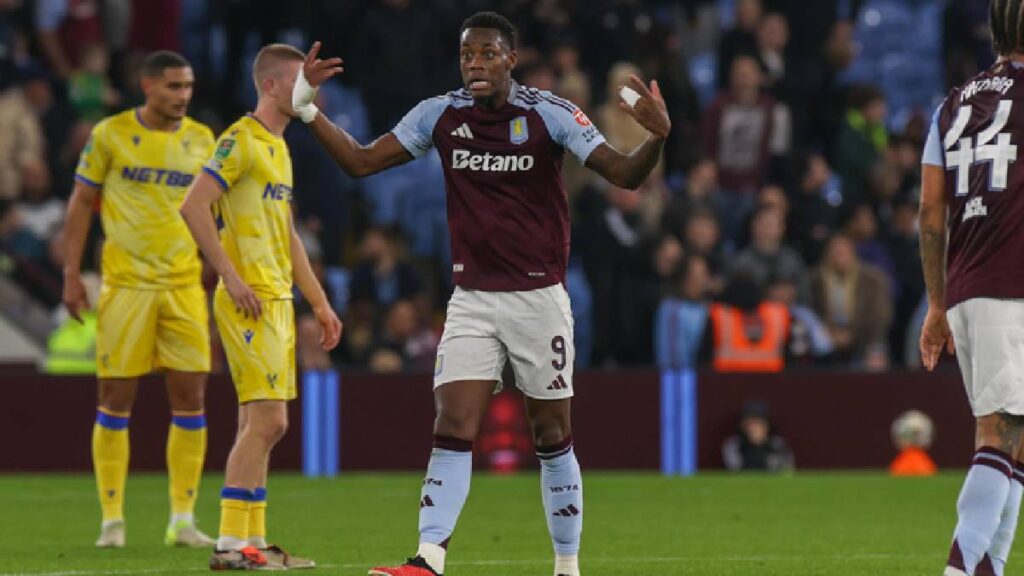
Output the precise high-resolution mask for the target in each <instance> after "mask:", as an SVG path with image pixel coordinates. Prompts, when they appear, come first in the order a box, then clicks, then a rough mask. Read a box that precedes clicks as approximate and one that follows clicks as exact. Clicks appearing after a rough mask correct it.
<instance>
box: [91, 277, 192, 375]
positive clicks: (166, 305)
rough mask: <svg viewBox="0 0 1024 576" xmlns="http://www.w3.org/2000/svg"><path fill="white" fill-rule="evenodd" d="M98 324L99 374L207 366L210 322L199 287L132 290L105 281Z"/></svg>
mask: <svg viewBox="0 0 1024 576" xmlns="http://www.w3.org/2000/svg"><path fill="white" fill-rule="evenodd" d="M97 308H98V309H97V312H98V315H97V325H96V369H97V375H98V376H99V377H100V378H135V377H137V376H142V375H144V374H148V373H150V372H152V371H154V370H161V369H162V370H175V371H179V372H209V371H210V326H209V318H210V316H209V312H208V311H207V308H206V293H205V292H204V291H203V287H202V286H200V285H198V284H196V285H194V286H184V287H181V288H168V289H165V290H152V289H150V290H136V289H133V288H125V287H123V286H109V285H107V284H104V285H103V287H102V289H101V290H100V301H99V303H98V306H97Z"/></svg>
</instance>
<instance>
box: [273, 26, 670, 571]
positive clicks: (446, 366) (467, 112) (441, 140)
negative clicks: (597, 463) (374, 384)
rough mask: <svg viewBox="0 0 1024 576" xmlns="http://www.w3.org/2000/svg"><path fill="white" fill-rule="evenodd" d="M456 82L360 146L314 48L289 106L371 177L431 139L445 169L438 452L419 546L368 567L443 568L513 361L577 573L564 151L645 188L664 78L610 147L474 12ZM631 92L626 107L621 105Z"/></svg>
mask: <svg viewBox="0 0 1024 576" xmlns="http://www.w3.org/2000/svg"><path fill="white" fill-rule="evenodd" d="M459 45H460V49H459V55H460V56H459V59H460V68H461V72H462V80H463V86H462V88H460V89H459V90H455V91H452V92H449V93H447V94H444V95H442V96H438V97H434V98H430V99H427V100H424V101H423V102H421V103H420V104H419V105H417V106H416V107H415V108H413V110H412V111H410V112H409V113H408V114H407V115H406V116H405V118H403V119H402V120H401V122H399V123H398V125H397V126H396V127H395V128H394V130H392V131H391V132H389V133H388V134H385V135H383V136H381V137H380V138H378V139H377V140H376V141H374V142H373V143H371V144H369V145H361V144H360V143H358V142H356V141H355V140H354V139H353V138H352V137H351V136H350V135H349V134H348V133H346V132H345V131H344V130H342V129H340V128H338V127H337V126H335V125H333V124H332V123H331V122H330V121H329V120H328V119H327V118H325V117H324V116H323V115H322V114H318V113H317V110H316V107H315V106H314V105H313V104H312V101H313V97H314V95H315V87H316V86H319V85H320V84H322V83H323V82H324V81H325V80H327V79H328V78H330V77H331V76H333V75H335V74H337V73H339V72H341V68H340V64H341V61H340V59H338V58H330V59H326V60H320V59H318V58H317V53H318V50H319V45H318V44H314V46H313V49H312V50H310V52H309V54H308V55H307V57H306V64H305V66H303V70H302V72H301V73H300V75H299V77H298V78H297V79H296V83H295V90H294V92H293V95H292V104H293V106H294V108H295V112H296V114H297V115H298V116H299V117H300V118H301V119H302V120H303V121H304V122H306V123H307V124H308V125H309V126H310V129H311V130H312V131H313V133H314V134H315V135H316V137H317V139H318V140H319V141H320V143H321V144H322V145H323V146H324V148H325V149H326V150H327V151H328V152H329V153H330V154H331V156H332V157H333V158H334V159H335V160H336V161H337V162H338V163H339V164H340V165H341V167H342V168H343V169H344V170H345V171H346V172H348V173H349V174H351V175H353V176H366V175H368V174H373V173H376V172H380V171H381V170H385V169H387V168H390V167H392V166H397V165H399V164H403V163H406V162H409V161H411V160H413V159H414V158H418V157H420V156H422V155H424V154H426V153H427V152H428V151H429V150H430V149H431V148H435V149H437V152H438V154H439V155H440V158H441V163H442V165H443V167H444V175H445V188H446V191H447V199H448V225H449V228H450V229H451V243H452V260H453V266H452V279H453V283H454V284H455V286H456V288H455V293H454V294H453V295H452V297H451V300H450V301H449V303H448V313H447V319H446V321H445V326H444V333H443V335H442V337H441V343H440V345H439V347H438V353H437V361H436V365H435V370H434V395H435V401H436V402H435V404H436V407H437V419H436V421H435V425H434V449H433V451H432V452H431V456H430V463H429V465H428V467H427V477H426V480H424V482H423V488H422V493H421V496H420V523H419V524H420V526H419V528H420V530H419V531H420V542H419V548H418V549H417V552H416V554H415V556H413V557H412V558H411V559H409V561H408V562H406V563H405V564H402V565H400V566H393V567H378V568H373V569H371V570H370V572H369V573H370V574H371V575H390V576H437V575H440V574H443V572H444V564H445V558H446V555H447V550H448V547H449V544H450V541H451V537H452V533H453V532H454V529H455V524H456V522H457V520H458V517H459V513H460V512H461V510H462V506H463V504H464V503H465V501H466V496H467V495H468V493H469V484H470V476H471V472H472V448H473V441H474V439H475V438H476V435H477V432H478V430H479V427H480V422H481V420H482V419H483V417H484V414H485V413H486V411H487V406H488V403H489V402H490V397H491V394H492V392H493V391H494V390H495V388H496V387H500V385H501V378H502V371H503V369H504V367H505V364H506V363H509V364H511V366H512V371H513V372H514V374H515V380H516V385H517V386H518V387H519V389H520V390H522V392H523V394H524V396H525V397H526V411H527V416H528V418H529V419H530V422H531V428H532V430H533V436H534V444H535V446H536V450H537V456H538V458H539V459H540V462H541V484H542V487H541V490H542V494H543V503H544V512H545V517H546V519H547V525H548V530H549V532H550V535H551V541H552V544H553V548H554V552H555V562H554V573H555V574H556V575H560V576H578V574H579V564H578V560H577V556H578V553H579V546H580V534H581V531H582V526H583V510H584V507H583V490H582V488H583V482H582V479H581V477H580V468H579V464H578V463H577V461H576V455H575V452H574V451H573V442H572V427H571V422H570V406H571V404H570V402H571V397H572V395H573V382H572V374H573V360H574V355H575V354H574V352H575V350H574V347H573V340H572V334H573V332H572V329H573V319H572V312H571V310H570V308H569V296H568V294H567V293H566V290H565V286H564V283H565V275H566V266H567V263H568V257H569V205H568V200H567V198H566V193H565V187H564V185H563V183H562V162H563V160H564V158H565V153H566V151H568V152H570V153H572V154H573V155H575V156H576V157H577V158H578V159H579V160H580V162H582V163H583V164H584V165H586V166H587V167H588V168H590V169H592V170H594V171H595V172H597V173H598V174H600V175H601V176H603V177H605V178H606V179H607V180H609V181H610V182H612V183H613V184H615V185H617V186H621V187H624V188H636V187H638V186H639V185H640V184H641V183H642V182H643V181H644V180H646V179H647V177H648V176H649V174H650V172H651V170H652V169H653V168H654V166H655V165H656V164H657V162H658V160H659V159H660V157H661V152H662V148H663V145H664V142H665V138H666V137H667V136H668V133H669V130H670V127H671V123H670V121H669V118H668V114H667V112H666V111H665V103H664V100H663V99H662V97H661V93H660V90H659V89H658V85H657V82H652V83H651V84H650V86H649V87H648V86H647V85H645V84H644V83H643V82H642V81H640V79H639V78H636V77H633V78H631V79H630V82H629V86H628V87H625V88H624V90H625V96H624V98H628V100H625V99H624V100H621V101H620V102H619V105H620V107H622V108H623V110H625V111H626V112H627V113H629V114H630V115H631V116H632V117H633V118H634V119H635V120H636V121H637V122H638V123H639V124H640V125H642V126H643V127H644V128H646V129H647V130H648V131H649V132H650V135H649V136H648V138H647V139H646V140H645V141H644V142H643V143H642V144H641V145H640V146H638V147H637V148H636V149H635V150H633V151H631V152H630V153H628V154H627V153H622V152H619V151H618V150H615V149H614V148H612V147H611V146H610V145H608V143H607V142H605V139H604V137H603V136H602V135H601V133H600V132H599V131H598V130H597V128H595V127H594V126H593V125H592V124H591V122H590V120H589V119H588V118H587V115H586V114H584V113H583V111H582V110H580V109H579V108H578V107H577V106H576V105H575V104H573V103H572V102H569V101H568V100H565V99H563V98H560V97H558V96H556V95H554V94H551V93H550V92H546V91H542V90H537V89H534V88H530V87H527V86H521V85H519V84H516V83H515V82H513V81H512V70H513V69H514V68H515V65H516V62H517V59H518V55H517V53H516V50H515V45H516V32H515V28H514V27H513V26H512V24H510V23H509V21H508V20H507V19H505V18H504V17H502V16H500V15H498V14H496V13H493V12H481V13H478V14H475V15H473V16H471V17H470V18H468V19H467V20H466V21H465V22H464V23H463V25H462V30H461V33H460V36H459ZM627 102H628V103H627Z"/></svg>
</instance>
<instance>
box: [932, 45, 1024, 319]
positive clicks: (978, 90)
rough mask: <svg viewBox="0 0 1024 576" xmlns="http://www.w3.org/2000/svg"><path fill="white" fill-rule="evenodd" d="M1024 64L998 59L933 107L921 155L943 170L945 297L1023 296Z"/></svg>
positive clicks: (955, 299) (956, 300)
mask: <svg viewBox="0 0 1024 576" xmlns="http://www.w3.org/2000/svg"><path fill="white" fill-rule="evenodd" d="M1022 142H1024V67H1022V66H1021V65H1020V64H1017V63H1011V62H1000V63H996V64H995V65H993V66H992V67H991V68H989V69H988V70H986V71H984V72H982V73H980V74H978V75H977V76H975V77H974V78H973V79H972V80H971V81H969V82H968V83H967V84H965V85H964V86H962V87H960V88H956V89H954V90H953V91H952V92H951V93H950V95H949V97H948V98H946V100H945V102H943V103H942V105H941V106H939V109H938V110H936V112H935V115H934V117H933V118H932V124H931V128H930V130H929V134H928V139H927V142H926V144H925V150H924V157H923V160H922V162H923V163H924V164H926V165H931V166H938V167H940V168H943V169H945V170H946V178H945V184H946V199H947V202H948V205H949V244H948V246H949V248H948V255H947V280H946V282H947V285H948V286H947V295H946V300H947V302H946V305H947V306H948V307H950V308H952V307H953V306H955V305H956V304H958V303H960V302H963V301H965V300H968V299H971V298H1024V268H1022V267H1021V262H1024V227H1022V226H1021V222H1024V194H1022V193H1021V192H1022V191H1024V163H1021V162H1019V161H1018V156H1019V146H1020V145H1021V143H1022Z"/></svg>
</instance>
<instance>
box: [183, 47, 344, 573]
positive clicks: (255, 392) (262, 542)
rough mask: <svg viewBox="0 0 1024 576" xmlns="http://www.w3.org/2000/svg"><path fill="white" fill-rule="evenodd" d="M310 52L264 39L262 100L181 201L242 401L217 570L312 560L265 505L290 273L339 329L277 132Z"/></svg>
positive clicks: (284, 385)
mask: <svg viewBox="0 0 1024 576" xmlns="http://www.w3.org/2000/svg"><path fill="white" fill-rule="evenodd" d="M303 59H304V55H303V54H302V52H299V51H298V50H296V49H295V48H292V47H291V46H287V45H283V44H272V45H270V46H266V47H264V48H263V49H262V50H260V52H259V54H257V55H256V61H255V62H254V63H253V77H254V81H255V82H256V89H257V92H258V93H259V99H258V101H257V104H256V111H255V112H254V113H252V114H248V115H246V116H245V117H243V118H242V119H240V120H239V121H238V122H235V123H234V124H233V125H232V126H231V127H230V128H228V129H227V130H226V131H225V132H224V134H222V135H221V137H220V139H219V140H218V142H217V147H216V152H214V154H213V158H212V159H211V160H210V161H209V162H208V163H207V165H206V167H205V168H203V174H201V175H200V176H199V178H198V179H197V180H196V183H195V184H194V185H193V187H192V189H191V190H190V191H189V193H188V195H187V196H186V198H185V202H184V204H183V205H182V206H181V214H182V216H184V218H185V221H186V222H187V224H188V227H189V229H190V230H191V231H192V235H193V236H194V237H195V239H196V242H197V243H198V244H199V247H200V248H201V249H202V251H203V253H204V254H206V257H207V258H208V259H209V261H210V263H211V264H212V265H213V267H214V268H215V269H216V270H217V273H218V274H220V277H221V281H220V283H219V284H218V286H217V293H216V295H215V296H214V316H215V318H216V320H217V328H218V330H220V335H221V340H222V341H223V342H224V350H225V352H226V353H227V357H228V364H229V365H230V367H231V377H232V379H233V380H234V382H235V389H236V390H237V392H238V402H239V405H240V408H239V433H238V436H237V438H236V439H235V445H234V447H233V448H232V449H231V455H230V456H229V457H228V463H227V470H226V473H225V478H224V489H223V490H222V492H221V521H220V537H219V538H218V539H217V545H216V548H215V549H214V551H213V555H212V556H211V557H210V568H211V569H214V570H247V569H265V568H281V567H284V568H311V567H312V566H313V563H312V561H309V560H304V559H301V558H296V557H293V556H289V555H287V554H285V553H284V552H282V551H281V549H280V548H278V547H276V546H268V545H267V542H266V537H265V536H266V526H265V516H264V514H265V510H266V494H267V493H266V486H267V464H268V461H269V457H270V451H271V450H272V449H273V447H274V445H275V444H276V443H277V441H278V440H279V439H280V438H281V437H282V436H283V435H284V433H285V430H286V429H287V427H288V412H287V406H286V402H287V401H289V400H292V399H294V398H295V396H296V391H295V316H294V308H293V306H292V280H293V278H294V281H295V283H296V284H298V287H299V290H301V291H302V295H303V296H304V297H305V298H306V300H308V301H309V303H310V304H311V305H312V307H313V312H314V314H315V315H316V319H317V321H318V322H319V323H320V329H321V339H320V343H321V345H322V346H323V347H324V349H326V350H330V349H331V348H334V347H335V346H336V345H337V344H338V339H339V338H340V336H341V322H340V321H339V320H338V317H337V315H335V313H334V311H333V310H331V307H330V304H329V303H328V302H327V297H326V296H325V295H324V291H323V289H322V288H321V287H320V284H319V283H318V282H317V280H316V278H315V277H314V275H313V270H312V268H311V267H310V264H309V258H308V257H307V255H306V251H305V249H304V248H303V246H302V242H301V240H299V237H298V235H297V234H296V233H295V228H294V225H293V222H292V212H291V206H290V204H289V202H290V200H291V196H292V164H291V159H290V157H289V155H288V146H287V145H286V144H285V141H284V140H283V139H282V137H281V135H282V133H283V132H284V129H285V127H286V126H287V125H288V122H289V121H291V118H292V116H293V114H294V112H293V111H292V105H291V94H292V87H293V86H294V84H295V77H296V76H297V74H298V72H299V68H301V67H302V62H303ZM218 226H219V227H220V228H221V230H220V237H219V238H218Z"/></svg>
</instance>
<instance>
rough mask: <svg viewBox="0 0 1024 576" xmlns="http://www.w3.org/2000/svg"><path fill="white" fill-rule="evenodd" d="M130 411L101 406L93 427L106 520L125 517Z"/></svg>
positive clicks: (98, 486)
mask: <svg viewBox="0 0 1024 576" xmlns="http://www.w3.org/2000/svg"><path fill="white" fill-rule="evenodd" d="M130 416H131V413H130V412H115V411H113V410H107V409H106V408H99V409H98V410H97V412H96V424H94V425H93V427H92V466H93V470H94V471H95V473H96V491H97V492H98V493H99V497H100V507H101V508H102V509H103V521H104V522H113V521H115V520H124V483H125V478H126V477H127V476H128V454H129V450H128V419H129V417H130Z"/></svg>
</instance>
